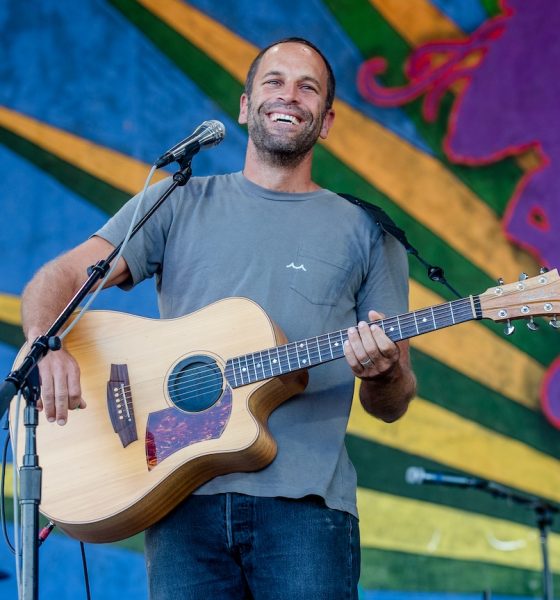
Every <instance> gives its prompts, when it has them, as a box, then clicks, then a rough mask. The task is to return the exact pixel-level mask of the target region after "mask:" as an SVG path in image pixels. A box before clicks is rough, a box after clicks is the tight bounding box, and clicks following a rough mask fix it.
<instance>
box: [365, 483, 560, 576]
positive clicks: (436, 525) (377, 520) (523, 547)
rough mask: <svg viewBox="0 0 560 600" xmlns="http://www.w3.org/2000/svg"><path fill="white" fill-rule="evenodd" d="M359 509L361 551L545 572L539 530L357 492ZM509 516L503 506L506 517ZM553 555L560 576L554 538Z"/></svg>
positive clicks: (559, 549)
mask: <svg viewBox="0 0 560 600" xmlns="http://www.w3.org/2000/svg"><path fill="white" fill-rule="evenodd" d="M457 493H458V494H460V493H463V492H460V491H458V492H457ZM358 509H359V511H360V538H361V544H362V547H370V548H381V549H384V550H394V551H400V552H408V553H414V554H423V555H429V556H434V557H438V558H450V559H455V560H471V561H482V562H488V563H494V564H497V565H504V566H509V567H513V568H518V569H531V570H536V571H539V570H540V569H541V553H540V550H539V538H538V535H537V531H536V529H533V528H531V527H527V526H525V525H520V524H518V523H512V522H510V521H506V520H502V519H496V518H492V517H486V516H483V515H476V514H473V513H469V512H466V511H461V510H457V509H453V508H449V507H446V506H437V505H434V504H429V503H427V502H421V501H418V500H409V499H406V498H400V497H397V496H391V495H388V494H382V493H380V492H374V491H372V490H367V489H364V488H359V489H358ZM507 512H508V507H507V504H505V503H504V517H506V516H507ZM549 552H550V559H551V568H552V569H553V570H554V571H556V572H560V536H559V535H558V534H556V533H553V534H551V535H550V536H549Z"/></svg>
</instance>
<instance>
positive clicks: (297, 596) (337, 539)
mask: <svg viewBox="0 0 560 600" xmlns="http://www.w3.org/2000/svg"><path fill="white" fill-rule="evenodd" d="M146 566H147V570H148V584H149V589H150V598H151V599H152V600H175V599H181V600H214V598H216V600H230V599H231V600H243V599H250V600H264V599H266V600H304V599H305V600H344V599H352V600H355V599H357V598H358V591H357V586H358V579H359V575H360V542H359V533H358V522H357V519H356V518H355V517H354V516H352V515H349V514H348V513H345V512H342V511H338V510H332V509H330V508H327V507H326V506H325V504H324V502H323V500H322V499H321V498H318V497H315V496H307V497H305V498H303V499H300V500H291V499H288V498H257V497H253V496H245V495H243V494H218V495H213V496H190V497H189V498H187V500H186V501H185V502H184V503H182V504H181V505H180V506H179V507H178V508H177V509H175V510H174V511H173V512H172V513H171V514H169V515H168V516H167V517H165V519H163V520H162V521H160V522H159V523H157V524H156V525H154V526H153V527H151V528H150V529H149V530H147V532H146Z"/></svg>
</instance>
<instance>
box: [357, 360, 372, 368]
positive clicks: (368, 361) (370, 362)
mask: <svg viewBox="0 0 560 600" xmlns="http://www.w3.org/2000/svg"><path fill="white" fill-rule="evenodd" d="M360 364H361V365H362V367H364V368H367V367H369V366H370V365H372V364H373V361H372V360H371V358H368V359H367V360H364V361H363V362H362V361H360Z"/></svg>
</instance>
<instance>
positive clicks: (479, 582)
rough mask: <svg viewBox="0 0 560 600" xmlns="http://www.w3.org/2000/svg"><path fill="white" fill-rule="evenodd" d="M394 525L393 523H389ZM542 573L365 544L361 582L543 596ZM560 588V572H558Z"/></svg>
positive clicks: (390, 586) (385, 586)
mask: <svg viewBox="0 0 560 600" xmlns="http://www.w3.org/2000/svg"><path fill="white" fill-rule="evenodd" d="M387 526H388V527H390V526H391V524H390V523H388V524H387ZM541 581H542V579H541V573H540V572H538V571H530V570H526V569H512V568H511V567H503V566H499V565H491V564H487V563H483V562H476V561H465V560H452V559H449V558H433V557H430V556H421V555H417V554H408V553H406V552H392V551H384V550H378V549H375V548H362V573H361V578H360V584H361V585H362V586H363V587H364V588H365V589H366V590H367V589H387V590H402V591H426V592H440V593H475V594H476V593H478V594H480V596H481V597H482V593H483V592H484V591H485V590H487V591H489V592H491V593H493V594H507V595H512V594H515V595H521V596H530V597H533V596H536V597H538V596H540V595H541ZM553 585H554V588H555V589H558V585H560V576H558V575H554V578H553Z"/></svg>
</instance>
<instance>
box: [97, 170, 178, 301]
mask: <svg viewBox="0 0 560 600" xmlns="http://www.w3.org/2000/svg"><path fill="white" fill-rule="evenodd" d="M169 183H170V181H169V179H165V180H163V181H160V182H158V183H156V184H154V185H152V186H150V187H149V188H148V190H147V191H146V194H145V196H144V198H143V199H142V194H137V195H136V196H134V198H132V199H131V200H129V201H128V202H127V203H126V204H125V205H124V206H123V207H122V208H121V209H120V210H119V211H118V212H117V213H116V214H115V215H114V216H113V217H111V219H109V221H107V223H106V224H105V225H104V226H103V227H101V229H99V230H98V231H96V232H95V233H94V235H96V236H99V237H101V238H103V239H104V240H107V241H108V242H109V243H111V244H112V245H113V246H115V247H116V246H118V245H119V244H120V243H121V242H122V240H123V239H124V237H125V235H126V233H127V231H128V228H129V227H130V223H131V220H132V218H133V216H134V211H135V209H136V206H137V205H138V203H139V202H140V201H141V206H140V208H139V210H138V213H137V215H136V218H135V223H134V224H136V223H137V222H138V221H140V219H141V218H142V217H143V216H144V215H145V214H146V213H147V212H148V210H149V209H150V208H151V207H152V206H153V205H154V204H155V202H157V200H158V198H159V197H160V195H161V194H162V193H163V192H164V190H165V189H166V188H167V186H168V185H169ZM172 204H173V196H171V197H170V198H168V199H167V200H165V202H164V203H163V204H162V205H161V206H160V207H159V208H158V209H157V210H156V212H155V213H154V214H153V215H152V216H151V217H150V218H149V219H148V220H147V221H146V223H145V224H144V226H143V227H142V228H141V229H140V230H139V231H138V233H137V234H136V235H135V236H134V237H132V238H130V239H129V241H128V244H127V245H126V247H125V249H124V252H123V254H122V256H123V258H124V259H125V261H126V264H127V265H128V268H129V270H130V274H131V277H130V278H129V279H128V280H127V281H125V282H123V283H122V284H120V285H119V287H121V288H122V289H125V290H128V289H131V288H132V287H133V286H135V285H136V284H138V283H140V282H141V281H143V280H144V279H147V278H149V277H152V276H153V275H154V274H157V273H161V270H162V265H163V257H164V251H165V241H166V239H167V234H168V232H169V229H170V227H171V222H172V219H173V209H172Z"/></svg>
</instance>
